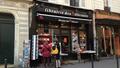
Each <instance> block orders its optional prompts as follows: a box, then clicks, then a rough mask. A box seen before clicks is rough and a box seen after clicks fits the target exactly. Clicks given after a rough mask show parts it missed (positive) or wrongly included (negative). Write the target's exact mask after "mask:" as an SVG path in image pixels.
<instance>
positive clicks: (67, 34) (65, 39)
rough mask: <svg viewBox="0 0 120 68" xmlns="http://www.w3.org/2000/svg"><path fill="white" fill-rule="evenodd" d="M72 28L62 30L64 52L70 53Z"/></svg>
mask: <svg viewBox="0 0 120 68" xmlns="http://www.w3.org/2000/svg"><path fill="white" fill-rule="evenodd" d="M70 39H71V36H70V30H67V29H62V30H61V48H62V53H69V52H70V45H71V44H70V42H71V41H70Z"/></svg>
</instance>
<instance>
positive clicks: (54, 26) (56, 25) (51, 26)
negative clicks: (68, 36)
mask: <svg viewBox="0 0 120 68" xmlns="http://www.w3.org/2000/svg"><path fill="white" fill-rule="evenodd" d="M49 27H50V28H59V23H58V22H49Z"/></svg>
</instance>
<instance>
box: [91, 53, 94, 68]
mask: <svg viewBox="0 0 120 68" xmlns="http://www.w3.org/2000/svg"><path fill="white" fill-rule="evenodd" d="M91 64H92V68H94V59H93V54H91Z"/></svg>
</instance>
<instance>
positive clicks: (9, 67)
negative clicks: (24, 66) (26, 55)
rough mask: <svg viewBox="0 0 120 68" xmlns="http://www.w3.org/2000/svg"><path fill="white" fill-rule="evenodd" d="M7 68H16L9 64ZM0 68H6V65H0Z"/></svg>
mask: <svg viewBox="0 0 120 68" xmlns="http://www.w3.org/2000/svg"><path fill="white" fill-rule="evenodd" d="M7 67H8V68H14V65H13V64H8V65H7ZM0 68H5V65H4V64H0Z"/></svg>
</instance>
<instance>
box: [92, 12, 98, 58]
mask: <svg viewBox="0 0 120 68" xmlns="http://www.w3.org/2000/svg"><path fill="white" fill-rule="evenodd" d="M96 39H97V38H96V24H95V10H94V11H93V46H94V50H95V51H96V57H98V45H97V41H96Z"/></svg>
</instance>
